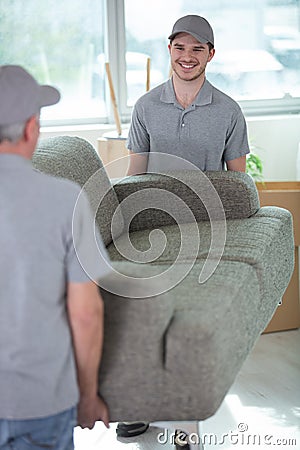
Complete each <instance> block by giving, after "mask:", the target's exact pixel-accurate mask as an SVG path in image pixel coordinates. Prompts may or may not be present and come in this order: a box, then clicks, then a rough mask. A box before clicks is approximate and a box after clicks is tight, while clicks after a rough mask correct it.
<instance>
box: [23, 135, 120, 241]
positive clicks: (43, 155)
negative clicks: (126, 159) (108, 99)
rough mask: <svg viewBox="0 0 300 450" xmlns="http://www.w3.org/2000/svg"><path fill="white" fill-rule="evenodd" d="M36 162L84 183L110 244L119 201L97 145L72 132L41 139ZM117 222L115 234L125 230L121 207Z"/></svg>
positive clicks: (47, 171) (34, 160)
mask: <svg viewBox="0 0 300 450" xmlns="http://www.w3.org/2000/svg"><path fill="white" fill-rule="evenodd" d="M32 162H33V165H34V167H35V168H36V169H38V170H40V171H42V172H46V173H49V174H50V175H54V176H56V177H62V178H67V179H68V180H71V181H74V182H75V183H77V184H79V185H80V186H81V187H84V189H85V191H86V194H87V195H88V197H89V200H90V203H91V206H92V208H93V210H94V211H96V212H97V215H96V220H97V224H98V226H99V229H100V233H101V235H102V239H103V241H104V243H105V244H106V245H107V244H109V243H110V242H111V241H112V232H111V221H112V217H113V215H114V214H115V211H116V209H117V207H118V205H119V202H118V199H117V197H116V194H115V191H114V189H113V188H112V187H111V184H110V180H109V178H108V176H107V174H106V171H105V169H104V168H103V164H102V161H101V160H100V158H99V156H98V155H97V153H96V151H95V149H94V148H93V146H92V145H91V144H89V143H88V142H87V141H86V140H84V139H81V138H79V137H72V136H58V137H51V138H48V139H41V140H40V141H39V143H38V146H37V149H36V151H35V153H34V155H33V158H32ZM95 174H96V176H95ZM93 175H94V176H93ZM114 225H115V226H114V230H113V231H114V236H115V237H117V236H118V235H120V234H121V233H122V231H123V216H122V212H121V210H120V209H119V210H118V211H117V216H116V217H115V222H114Z"/></svg>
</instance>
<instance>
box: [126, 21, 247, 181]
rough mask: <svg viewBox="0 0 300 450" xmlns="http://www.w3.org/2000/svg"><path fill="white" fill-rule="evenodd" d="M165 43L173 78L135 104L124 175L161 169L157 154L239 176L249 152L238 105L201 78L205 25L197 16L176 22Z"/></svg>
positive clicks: (209, 44) (208, 56) (208, 40)
mask: <svg viewBox="0 0 300 450" xmlns="http://www.w3.org/2000/svg"><path fill="white" fill-rule="evenodd" d="M169 39H170V43H169V46H168V48H169V53H170V58H171V65H172V72H173V74H172V77H171V78H170V79H169V80H168V81H166V82H165V83H163V84H161V85H160V86H157V87H156V88H154V89H152V90H151V91H149V92H147V93H146V94H145V95H144V96H142V97H141V98H140V99H139V100H138V101H137V103H136V104H135V107H134V109H133V114H132V121H131V125H130V130H129V135H128V140H127V148H128V149H129V150H130V164H129V168H128V172H127V175H134V174H139V173H145V172H147V171H148V172H153V171H155V170H158V169H162V167H161V162H162V161H163V160H164V159H163V158H161V157H160V158H158V156H159V154H161V153H165V154H171V155H174V156H178V157H180V158H183V159H185V160H187V161H189V162H192V163H193V164H194V165H195V166H197V167H198V168H199V169H201V170H225V169H227V170H237V171H242V172H244V171H245V168H246V154H247V153H249V144H248V138H247V128H246V122H245V118H244V116H243V114H242V111H241V109H240V107H239V105H238V104H237V103H236V102H235V101H234V100H233V99H232V98H230V97H229V96H228V95H226V94H225V93H223V92H221V91H219V90H218V89H216V88H215V87H214V86H212V85H211V84H210V83H209V81H208V80H207V79H206V76H205V69H206V66H207V64H208V63H209V62H210V61H211V60H212V59H213V57H214V54H215V49H214V33H213V30H212V28H211V26H210V24H209V23H208V21H207V20H206V19H204V18H203V17H200V16H197V15H188V16H184V17H181V18H180V19H179V20H177V22H175V24H174V26H173V30H172V33H171V35H170V36H169ZM181 161H182V160H181ZM176 168H177V167H176ZM178 168H180V167H178Z"/></svg>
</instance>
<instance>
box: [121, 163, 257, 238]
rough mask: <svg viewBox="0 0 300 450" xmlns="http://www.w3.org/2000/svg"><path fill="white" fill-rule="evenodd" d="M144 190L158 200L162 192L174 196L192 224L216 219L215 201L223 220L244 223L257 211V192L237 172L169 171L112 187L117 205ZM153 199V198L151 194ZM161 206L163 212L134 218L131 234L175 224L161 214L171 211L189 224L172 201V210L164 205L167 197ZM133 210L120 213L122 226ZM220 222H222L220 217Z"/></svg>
mask: <svg viewBox="0 0 300 450" xmlns="http://www.w3.org/2000/svg"><path fill="white" fill-rule="evenodd" d="M147 189H157V195H158V196H160V197H162V196H163V195H164V194H163V192H171V193H172V194H175V196H178V197H179V198H180V199H182V200H183V201H184V203H185V204H186V206H187V207H188V209H189V210H190V211H192V213H193V215H194V217H195V219H196V221H202V220H210V219H211V218H215V219H217V218H218V215H219V213H220V210H219V205H220V203H218V201H214V200H215V199H216V198H219V200H220V201H221V204H222V207H223V210H224V213H225V214H224V216H225V217H226V219H244V218H247V217H250V216H252V215H253V214H255V213H256V212H257V211H258V209H259V208H260V204H259V197H258V192H257V189H256V186H255V183H254V181H253V179H252V178H251V177H250V176H249V175H247V174H245V173H241V172H234V171H215V172H214V171H210V172H200V171H198V170H182V171H170V172H166V173H165V174H145V175H137V176H134V177H127V178H124V179H123V180H121V181H119V182H118V183H116V184H115V191H116V193H117V196H118V199H119V202H120V203H121V204H122V202H123V201H124V199H125V198H127V197H129V196H131V195H132V194H134V193H136V192H138V191H146V190H147ZM153 195H156V194H155V192H154V191H153ZM135 198H137V197H135ZM210 200H212V201H210ZM164 203H165V206H166V208H163V209H164V211H162V210H160V209H145V210H144V211H142V212H140V213H139V214H137V215H136V216H135V218H134V220H133V221H132V222H131V226H130V229H131V231H134V230H141V229H145V228H153V227H154V228H155V227H157V226H164V225H169V224H172V223H173V222H174V223H175V221H174V219H172V217H171V216H172V214H170V213H166V212H165V211H169V212H170V211H171V212H172V207H173V209H174V216H176V217H177V221H178V220H179V221H180V222H182V223H183V222H189V221H190V215H186V210H184V209H182V210H181V209H179V208H178V207H177V204H176V202H175V201H174V205H173V206H172V204H171V203H169V202H168V197H167V194H166V195H165V201H164ZM208 203H209V205H208ZM207 206H209V208H207ZM208 209H209V214H208ZM134 210H136V201H135V202H131V203H130V202H127V203H126V210H125V209H123V216H124V218H125V222H126V223H127V222H128V220H129V219H128V218H131V217H133V216H134V214H133V211H134ZM220 218H221V219H222V217H220Z"/></svg>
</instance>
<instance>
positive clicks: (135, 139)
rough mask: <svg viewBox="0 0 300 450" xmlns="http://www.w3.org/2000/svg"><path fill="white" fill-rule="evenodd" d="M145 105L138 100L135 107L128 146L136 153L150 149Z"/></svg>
mask: <svg viewBox="0 0 300 450" xmlns="http://www.w3.org/2000/svg"><path fill="white" fill-rule="evenodd" d="M142 116H143V107H142V105H141V104H140V103H139V102H137V103H136V105H135V106H134V108H133V112H132V117H131V123H130V128H129V133H128V138H127V142H126V146H127V148H128V150H131V151H133V152H135V153H144V152H149V151H150V138H149V134H148V132H147V129H146V125H145V123H144V121H143V118H142Z"/></svg>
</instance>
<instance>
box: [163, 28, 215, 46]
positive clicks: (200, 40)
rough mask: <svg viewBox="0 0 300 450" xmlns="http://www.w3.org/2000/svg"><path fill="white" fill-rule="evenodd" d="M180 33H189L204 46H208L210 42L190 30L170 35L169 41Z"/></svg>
mask: <svg viewBox="0 0 300 450" xmlns="http://www.w3.org/2000/svg"><path fill="white" fill-rule="evenodd" d="M179 33H187V34H190V35H191V36H193V37H194V38H195V39H197V41H198V42H201V43H202V44H207V43H208V42H209V41H208V40H207V39H205V38H202V37H201V36H199V35H198V34H196V33H193V32H191V31H188V30H180V31H176V33H172V34H170V36H169V37H168V39H174V37H175V36H176V35H177V34H179Z"/></svg>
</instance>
